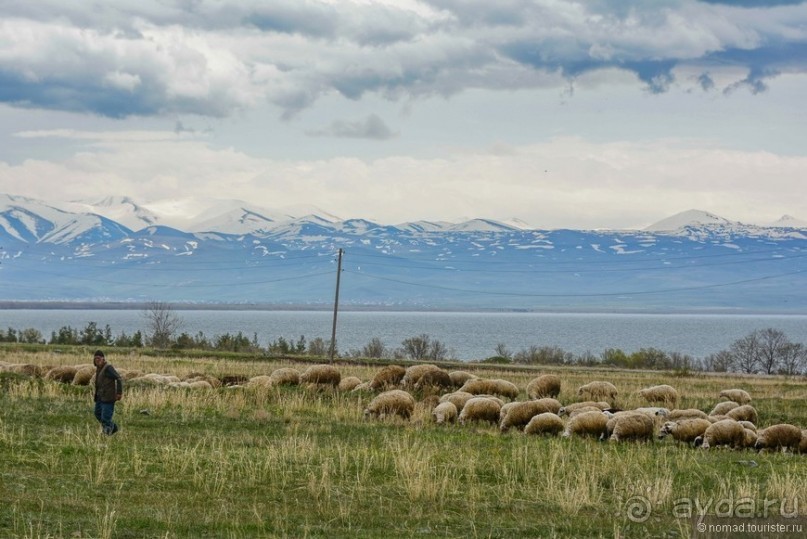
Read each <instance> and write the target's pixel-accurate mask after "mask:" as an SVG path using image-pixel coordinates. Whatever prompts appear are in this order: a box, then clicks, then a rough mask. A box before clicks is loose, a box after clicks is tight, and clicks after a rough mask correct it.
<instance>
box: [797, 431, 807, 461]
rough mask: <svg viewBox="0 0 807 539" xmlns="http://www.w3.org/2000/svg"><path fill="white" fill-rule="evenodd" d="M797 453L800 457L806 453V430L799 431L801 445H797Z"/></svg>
mask: <svg viewBox="0 0 807 539" xmlns="http://www.w3.org/2000/svg"><path fill="white" fill-rule="evenodd" d="M799 453H801V454H802V455H803V454H805V453H807V429H802V431H801V443H800V444H799Z"/></svg>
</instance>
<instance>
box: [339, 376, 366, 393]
mask: <svg viewBox="0 0 807 539" xmlns="http://www.w3.org/2000/svg"><path fill="white" fill-rule="evenodd" d="M360 384H361V378H359V377H358V376H346V377H344V378H342V380H341V381H340V382H339V391H353V390H354V389H355V388H356V386H358V385H360Z"/></svg>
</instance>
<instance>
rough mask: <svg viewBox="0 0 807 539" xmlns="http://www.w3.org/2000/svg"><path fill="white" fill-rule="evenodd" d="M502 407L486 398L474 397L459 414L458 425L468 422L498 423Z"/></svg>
mask: <svg viewBox="0 0 807 539" xmlns="http://www.w3.org/2000/svg"><path fill="white" fill-rule="evenodd" d="M501 409H502V405H501V404H500V403H499V402H497V401H495V400H494V399H490V398H487V397H474V398H472V399H469V400H468V402H466V403H465V406H463V408H462V411H461V412H460V417H459V419H460V424H461V425H464V424H465V423H467V422H469V421H489V422H491V423H494V424H496V423H498V421H499V411H500V410H501Z"/></svg>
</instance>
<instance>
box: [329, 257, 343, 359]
mask: <svg viewBox="0 0 807 539" xmlns="http://www.w3.org/2000/svg"><path fill="white" fill-rule="evenodd" d="M341 276H342V249H339V260H338V261H337V263H336V298H334V300H333V327H332V328H331V350H330V353H329V354H328V356H329V357H330V361H331V363H333V356H334V355H335V354H336V314H337V312H338V311H339V278H340V277H341Z"/></svg>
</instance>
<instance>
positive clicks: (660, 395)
mask: <svg viewBox="0 0 807 539" xmlns="http://www.w3.org/2000/svg"><path fill="white" fill-rule="evenodd" d="M639 396H641V397H644V399H645V400H646V401H647V402H650V403H653V402H661V403H664V404H666V405H668V406H673V407H674V406H675V405H676V404H678V391H676V389H675V388H674V387H672V386H669V385H667V384H662V385H659V386H651V387H646V388H644V389H642V390H640V391H639Z"/></svg>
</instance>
